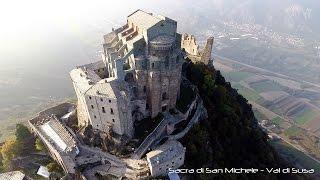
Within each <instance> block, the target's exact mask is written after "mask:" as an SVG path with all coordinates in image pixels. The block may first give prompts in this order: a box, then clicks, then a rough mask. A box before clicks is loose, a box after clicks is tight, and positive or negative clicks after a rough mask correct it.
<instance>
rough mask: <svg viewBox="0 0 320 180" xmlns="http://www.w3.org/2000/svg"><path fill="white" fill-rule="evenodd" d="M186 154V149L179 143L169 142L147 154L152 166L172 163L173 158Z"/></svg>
mask: <svg viewBox="0 0 320 180" xmlns="http://www.w3.org/2000/svg"><path fill="white" fill-rule="evenodd" d="M183 152H184V147H183V146H182V144H181V143H180V142H179V141H176V140H169V141H167V142H165V143H164V144H162V145H161V146H159V147H158V148H156V149H155V150H153V151H150V152H149V153H147V159H148V161H150V163H151V164H159V163H163V162H166V161H170V160H171V159H172V158H174V157H176V156H177V155H180V154H182V153H183Z"/></svg>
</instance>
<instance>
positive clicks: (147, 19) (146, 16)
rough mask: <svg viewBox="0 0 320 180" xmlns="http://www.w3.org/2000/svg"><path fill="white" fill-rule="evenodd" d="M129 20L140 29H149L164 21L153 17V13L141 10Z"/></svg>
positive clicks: (129, 17) (130, 16)
mask: <svg viewBox="0 0 320 180" xmlns="http://www.w3.org/2000/svg"><path fill="white" fill-rule="evenodd" d="M128 20H129V21H132V22H133V23H134V24H135V25H137V26H138V27H140V28H143V29H148V28H150V27H152V26H154V25H155V24H157V23H158V22H160V21H162V20H163V19H161V18H160V17H158V16H155V15H153V14H152V13H147V12H145V11H142V10H140V9H139V10H137V11H135V12H134V13H132V14H131V15H129V16H128Z"/></svg>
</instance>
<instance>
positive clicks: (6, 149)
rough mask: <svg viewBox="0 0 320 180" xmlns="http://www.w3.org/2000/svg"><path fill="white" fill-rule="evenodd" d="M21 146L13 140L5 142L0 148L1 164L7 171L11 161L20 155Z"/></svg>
mask: <svg viewBox="0 0 320 180" xmlns="http://www.w3.org/2000/svg"><path fill="white" fill-rule="evenodd" d="M21 149H22V147H21V144H20V143H17V141H16V140H15V139H10V140H7V141H6V142H5V143H4V144H3V145H2V147H1V155H2V158H3V160H2V163H3V167H4V169H8V167H9V164H10V162H11V160H12V159H13V158H15V157H17V155H19V154H20V153H21Z"/></svg>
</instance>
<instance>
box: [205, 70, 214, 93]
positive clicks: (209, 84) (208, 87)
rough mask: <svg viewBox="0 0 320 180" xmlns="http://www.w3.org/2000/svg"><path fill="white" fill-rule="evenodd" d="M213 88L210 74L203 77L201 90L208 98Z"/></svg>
mask: <svg viewBox="0 0 320 180" xmlns="http://www.w3.org/2000/svg"><path fill="white" fill-rule="evenodd" d="M213 88H214V80H213V77H212V75H210V74H207V75H205V76H204V84H203V89H204V91H205V92H206V93H207V94H208V96H211V95H212V92H213Z"/></svg>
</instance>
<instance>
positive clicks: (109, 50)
mask: <svg viewBox="0 0 320 180" xmlns="http://www.w3.org/2000/svg"><path fill="white" fill-rule="evenodd" d="M180 42H181V36H180V35H179V34H177V22H176V21H174V20H172V19H169V18H167V17H164V16H159V15H153V14H151V13H146V12H144V11H142V10H137V11H135V12H134V13H132V14H131V15H129V16H128V17H127V23H126V24H125V25H124V26H122V27H120V28H118V29H113V31H112V32H110V33H109V34H107V35H105V36H104V44H103V50H104V51H103V55H102V59H101V60H100V61H97V62H94V63H91V64H87V65H83V66H79V67H77V68H76V69H74V70H72V71H71V73H70V75H71V78H72V81H73V85H74V89H75V91H76V94H77V97H78V118H79V125H80V126H87V125H89V124H91V125H92V126H93V128H95V129H99V130H101V131H104V132H109V131H110V130H112V131H113V132H115V133H117V134H119V135H126V136H128V137H132V136H133V132H134V129H133V123H134V121H139V120H141V119H142V118H145V117H155V116H157V115H158V113H159V112H163V111H167V110H169V109H171V108H174V107H175V104H176V100H177V97H178V94H179V88H180V80H181V67H182V63H183V55H182V52H181V46H180V44H181V43H180Z"/></svg>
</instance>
